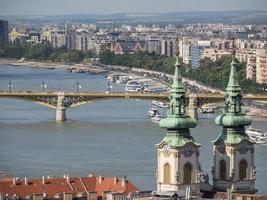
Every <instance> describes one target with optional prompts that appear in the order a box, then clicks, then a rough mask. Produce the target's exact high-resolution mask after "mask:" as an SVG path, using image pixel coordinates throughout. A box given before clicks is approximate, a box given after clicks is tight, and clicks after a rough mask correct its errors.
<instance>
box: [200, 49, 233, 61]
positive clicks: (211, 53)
mask: <svg viewBox="0 0 267 200" xmlns="http://www.w3.org/2000/svg"><path fill="white" fill-rule="evenodd" d="M230 54H231V52H230V51H226V50H220V49H217V48H209V49H205V50H204V52H203V53H202V55H201V59H203V58H210V59H211V60H212V61H216V60H218V59H219V58H221V57H222V56H226V55H230Z"/></svg>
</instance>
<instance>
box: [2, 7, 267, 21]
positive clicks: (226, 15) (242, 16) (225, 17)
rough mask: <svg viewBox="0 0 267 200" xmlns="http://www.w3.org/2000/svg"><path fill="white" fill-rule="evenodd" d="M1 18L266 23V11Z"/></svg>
mask: <svg viewBox="0 0 267 200" xmlns="http://www.w3.org/2000/svg"><path fill="white" fill-rule="evenodd" d="M0 18H1V19H7V20H8V21H10V22H11V23H12V22H15V21H16V20H20V21H21V20H23V21H33V22H35V23H40V22H49V21H64V20H68V21H73V22H76V21H79V22H89V23H103V22H105V21H110V20H112V19H113V20H114V21H115V22H116V23H117V24H120V23H131V24H132V23H155V22H157V23H176V24H188V23H229V24H266V22H267V11H249V10H248V11H216V12H198V11H192V12H171V13H118V14H108V15H97V14H87V15H44V16H42V15H40V16H36V15H34V16H25V15H24V16H14V15H13V16H0Z"/></svg>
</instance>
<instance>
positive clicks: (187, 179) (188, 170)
mask: <svg viewBox="0 0 267 200" xmlns="http://www.w3.org/2000/svg"><path fill="white" fill-rule="evenodd" d="M191 177H192V165H191V163H189V162H187V163H186V164H185V165H184V184H190V183H191Z"/></svg>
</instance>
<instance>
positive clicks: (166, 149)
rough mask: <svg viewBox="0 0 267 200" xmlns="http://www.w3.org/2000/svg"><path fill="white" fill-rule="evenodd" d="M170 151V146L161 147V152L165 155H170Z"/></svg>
mask: <svg viewBox="0 0 267 200" xmlns="http://www.w3.org/2000/svg"><path fill="white" fill-rule="evenodd" d="M170 150H171V147H170V145H165V146H164V147H163V151H164V153H165V154H168V153H170Z"/></svg>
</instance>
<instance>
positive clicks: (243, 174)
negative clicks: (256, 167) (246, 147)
mask: <svg viewBox="0 0 267 200" xmlns="http://www.w3.org/2000/svg"><path fill="white" fill-rule="evenodd" d="M247 168H248V163H247V161H246V160H244V159H243V160H241V161H240V163H239V179H240V180H245V179H246V178H247Z"/></svg>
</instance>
